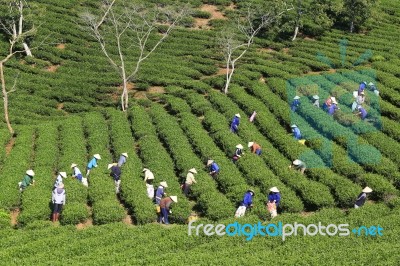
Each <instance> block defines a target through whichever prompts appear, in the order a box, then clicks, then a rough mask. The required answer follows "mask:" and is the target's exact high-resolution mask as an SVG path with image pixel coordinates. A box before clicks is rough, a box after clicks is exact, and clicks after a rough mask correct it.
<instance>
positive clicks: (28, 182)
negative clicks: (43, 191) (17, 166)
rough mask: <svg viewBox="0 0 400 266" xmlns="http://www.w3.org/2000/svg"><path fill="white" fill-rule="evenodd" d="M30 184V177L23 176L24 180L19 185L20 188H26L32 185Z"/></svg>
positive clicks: (31, 178)
mask: <svg viewBox="0 0 400 266" xmlns="http://www.w3.org/2000/svg"><path fill="white" fill-rule="evenodd" d="M32 183H33V177H31V176H29V175H25V176H24V179H22V184H21V186H23V187H27V186H29V185H30V184H32Z"/></svg>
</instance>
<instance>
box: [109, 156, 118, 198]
mask: <svg viewBox="0 0 400 266" xmlns="http://www.w3.org/2000/svg"><path fill="white" fill-rule="evenodd" d="M107 168H108V169H109V170H110V169H111V173H110V175H111V177H112V178H113V179H114V185H115V194H118V193H119V192H120V186H121V179H120V178H121V168H120V167H119V166H118V163H111V164H109V165H108V167H107Z"/></svg>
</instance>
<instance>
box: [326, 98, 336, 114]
mask: <svg viewBox="0 0 400 266" xmlns="http://www.w3.org/2000/svg"><path fill="white" fill-rule="evenodd" d="M337 104H338V103H337V101H336V99H334V100H332V104H331V106H329V107H328V114H329V115H333V114H334V113H335V112H336V110H338V109H339V107H338V106H337Z"/></svg>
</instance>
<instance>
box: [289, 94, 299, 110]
mask: <svg viewBox="0 0 400 266" xmlns="http://www.w3.org/2000/svg"><path fill="white" fill-rule="evenodd" d="M299 106H300V97H299V96H297V95H296V96H295V97H294V98H293V102H292V104H291V105H290V110H292V111H293V112H296V109H297V108H298V107H299Z"/></svg>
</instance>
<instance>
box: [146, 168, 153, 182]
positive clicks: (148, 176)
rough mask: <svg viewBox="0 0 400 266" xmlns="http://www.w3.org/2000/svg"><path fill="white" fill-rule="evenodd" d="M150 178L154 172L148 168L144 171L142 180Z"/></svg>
mask: <svg viewBox="0 0 400 266" xmlns="http://www.w3.org/2000/svg"><path fill="white" fill-rule="evenodd" d="M152 179H154V174H153V173H152V172H151V171H150V170H147V171H146V172H144V181H147V180H152Z"/></svg>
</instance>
